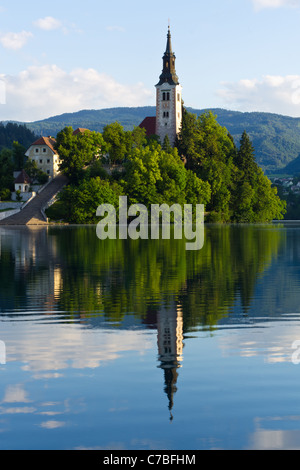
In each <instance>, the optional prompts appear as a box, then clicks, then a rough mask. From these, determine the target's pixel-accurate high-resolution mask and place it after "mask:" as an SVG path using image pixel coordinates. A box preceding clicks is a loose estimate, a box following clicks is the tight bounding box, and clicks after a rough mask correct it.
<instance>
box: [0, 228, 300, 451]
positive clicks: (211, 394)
mask: <svg viewBox="0 0 300 470" xmlns="http://www.w3.org/2000/svg"><path fill="white" fill-rule="evenodd" d="M299 230H300V229H298V227H288V228H287V227H286V226H283V225H279V224H278V225H267V226H242V227H239V226H207V227H206V229H205V242H204V247H203V249H202V250H199V251H198V252H190V251H189V252H187V251H186V250H185V241H184V240H172V239H171V240H169V241H168V240H146V241H141V240H136V241H131V240H106V241H100V240H99V239H98V238H97V237H96V231H95V227H54V226H53V227H51V226H49V227H40V228H38V227H36V228H34V227H9V228H8V227H1V229H0V279H1V282H0V325H1V334H2V335H5V337H3V338H2V337H0V340H2V339H3V340H5V346H6V363H5V362H3V361H2V362H1V355H0V364H1V367H5V366H7V364H8V365H9V366H10V367H12V366H13V365H14V364H15V365H17V367H18V368H19V370H18V373H17V377H18V376H20V378H16V379H14V380H12V381H10V380H11V379H8V382H7V384H6V388H5V390H4V391H3V398H2V401H1V403H0V413H1V414H2V415H3V416H6V415H21V414H23V415H32V416H36V415H39V416H40V417H42V421H41V422H39V427H40V428H42V429H43V430H45V431H50V430H56V431H57V432H59V430H60V429H62V430H63V429H64V428H65V427H66V426H68V423H67V420H66V419H65V417H66V416H70V414H72V413H73V414H74V415H75V414H76V413H77V414H80V413H82V414H84V413H88V411H87V410H89V406H90V405H89V394H90V393H92V391H90V389H88V388H86V389H85V391H84V393H88V396H85V395H84V393H83V392H82V395H81V397H80V398H79V397H78V396H75V395H74V392H73V390H76V386H77V387H79V385H78V384H79V383H80V378H79V375H80V377H85V378H86V377H88V381H90V380H93V377H94V375H93V374H96V376H97V380H99V383H98V382H96V385H97V386H99V391H98V393H99V396H101V400H99V401H100V402H101V405H100V404H99V403H98V401H97V404H98V406H99V410H101V411H99V410H98V408H96V409H95V410H94V412H95V414H96V415H97V416H98V415H99V414H100V413H101V419H99V422H102V421H101V420H102V418H103V415H105V412H104V411H103V409H104V405H103V404H102V401H103V402H104V403H109V406H108V405H107V409H109V410H110V411H109V413H110V414H111V413H113V412H114V413H116V414H120V415H122V413H124V414H126V413H127V415H126V416H127V418H128V417H130V418H131V419H132V411H130V404H128V400H129V399H127V401H126V399H125V398H124V397H123V396H122V398H121V397H120V396H119V395H118V398H116V403H115V404H114V406H113V405H112V403H111V402H110V401H109V398H108V397H107V396H106V393H105V386H104V385H103V383H105V384H106V387H113V386H114V385H115V386H116V389H118V390H119V389H120V384H119V383H118V380H117V377H118V375H119V374H120V373H121V372H122V370H121V372H120V370H119V368H118V369H116V368H117V367H118V366H117V364H118V362H119V361H120V363H122V364H123V365H122V366H120V369H122V367H123V368H124V367H127V363H126V366H124V364H125V362H124V363H123V362H122V361H123V359H124V358H126V360H128V364H129V365H128V371H127V372H126V374H128V377H127V375H126V376H125V375H122V374H121V375H122V380H123V381H122V383H121V388H123V387H124V388H125V390H126V388H128V390H130V394H131V393H132V394H133V395H134V393H136V394H138V392H133V391H132V382H131V381H132V380H135V382H134V387H136V388H137V389H139V386H138V381H137V379H136V375H139V374H140V376H141V377H142V378H143V380H144V381H145V383H146V384H148V382H147V380H148V381H149V382H150V380H151V383H155V384H156V387H153V388H154V389H155V390H154V392H153V391H152V392H150V391H149V390H150V387H148V386H147V385H145V386H144V388H143V394H144V395H145V398H144V399H145V401H146V400H148V401H147V403H151V406H153V407H154V405H153V404H152V397H151V393H154V394H156V398H157V400H159V399H163V403H164V407H165V409H166V413H167V414H168V418H169V420H170V421H171V422H172V426H174V423H176V421H177V417H178V415H180V406H182V398H181V399H180V398H179V404H178V405H177V403H178V396H179V395H180V394H179V391H181V390H182V389H183V390H186V384H184V386H182V389H181V388H179V379H180V378H181V377H182V375H184V377H185V380H187V377H188V378H189V380H190V381H191V384H192V385H190V388H189V392H190V394H189V396H187V397H185V399H184V402H185V406H186V407H188V406H189V401H190V402H191V408H192V407H193V410H190V411H189V414H188V418H187V419H188V420H189V422H191V423H193V425H194V427H193V426H192V425H191V429H193V430H194V433H195V435H196V434H197V433H198V432H199V430H198V426H199V419H198V418H197V413H194V410H199V411H198V417H199V416H200V418H201V419H200V421H201V420H203V428H202V429H203V433H205V432H207V433H210V434H208V437H207V439H208V440H206V442H208V441H209V442H216V440H217V437H216V436H217V435H218V431H216V429H217V428H218V426H215V428H214V429H213V428H212V429H211V430H210V426H212V424H211V423H214V421H216V420H217V419H219V416H216V415H209V413H208V411H207V410H214V409H215V408H218V407H219V406H220V403H223V406H224V408H225V409H226V407H227V402H226V399H227V400H228V401H229V405H228V407H227V408H228V409H230V406H233V405H232V403H231V402H230V399H229V398H223V397H222V393H220V390H222V391H223V390H225V392H226V393H227V392H228V394H227V395H226V393H225V397H230V396H231V393H232V395H233V396H235V394H236V393H237V392H236V390H235V387H237V390H238V391H241V394H240V395H239V396H238V398H237V399H236V403H241V405H240V407H241V409H243V410H244V408H245V410H248V409H249V406H248V403H247V402H246V398H247V399H248V400H250V401H251V400H252V398H251V397H250V398H249V396H250V393H249V394H247V393H245V390H244V389H242V388H241V387H242V386H243V383H242V382H241V383H240V376H241V375H243V373H244V372H243V371H244V369H243V367H244V362H241V363H239V364H238V367H237V363H236V362H235V361H236V358H239V359H241V360H242V361H244V360H248V359H257V358H263V363H264V364H267V365H268V366H275V365H276V366H279V365H283V364H289V365H291V354H292V351H291V349H290V346H291V344H292V342H293V341H294V340H295V339H300V327H299V324H300V322H299V314H300V312H299V300H300V299H299V297H300V241H299V233H300V232H299ZM277 326H278V328H277ZM204 338H205V340H204ZM191 341H192V344H193V347H194V348H195V352H191V351H193V347H192V346H191ZM0 344H1V343H0ZM202 348H203V350H202ZM216 349H217V350H218V353H219V354H220V355H217V353H216V352H215V350H216ZM0 353H1V351H0ZM131 355H132V357H134V368H137V371H136V370H135V369H134V370H132V371H131V369H130V364H131V363H130V358H131ZM184 358H185V364H184V362H183V359H184ZM199 358H201V361H200V360H199ZM183 364H184V367H183ZM191 364H192V365H191ZM232 364H234V366H232ZM240 364H241V365H240ZM156 366H157V367H156ZM131 367H132V368H133V366H131ZM222 367H223V368H225V369H224V370H227V374H228V378H227V377H226V379H224V382H220V385H219V386H218V387H216V385H215V384H216V383H218V384H219V381H220V380H221V379H222V377H223V375H222V374H223V371H222ZM239 367H241V370H240V369H239ZM291 367H293V366H292V365H291ZM226 368H227V369H226ZM99 370H100V371H101V372H100V373H99ZM155 370H156V371H158V372H159V373H160V375H159V379H158V378H157V376H156V375H155V374H156V372H155ZM71 371H72V374H73V375H72V374H71ZM106 371H107V377H109V380H108V379H107V377H106V375H105V372H106ZM112 371H113V372H112ZM189 371H190V372H189ZM241 371H242V372H241ZM182 372H184V374H182ZM76 373H78V374H79V375H78V376H77V377H76V380H75V379H74V374H76ZM98 373H99V379H98V375H97V374H98ZM23 374H29V375H30V378H31V379H34V382H35V384H38V385H36V387H37V386H38V387H40V389H39V393H41V394H42V396H43V393H44V389H45V388H46V387H45V383H47V386H49V387H50V388H51V385H50V384H53V383H54V381H64V380H66V382H67V381H68V380H69V381H71V382H72V381H73V382H74V381H75V383H76V386H75V387H74V384H73V388H72V389H71V388H70V390H71V391H70V390H69V389H67V385H65V387H66V389H67V392H66V397H64V399H58V398H57V397H56V400H53V401H51V400H50V399H49V397H48V399H46V397H45V398H43V399H40V398H39V399H35V398H34V396H35V394H36V393H35V391H34V388H33V387H31V389H30V392H29V391H28V390H27V388H26V387H27V386H28V387H29V385H28V384H27V385H26V383H25V382H23V381H22V377H23ZM101 374H104V377H105V379H106V382H105V380H104V379H103V375H101ZM147 374H150V376H151V378H149V379H147ZM189 374H190V375H189ZM70 376H71V379H70ZM100 376H101V377H100ZM115 376H116V377H115ZM253 377H255V376H251V377H250V378H249V380H251V379H253ZM95 380H96V379H95ZM126 380H128V383H127V382H126ZM246 380H247V379H246ZM276 380H277V379H276ZM276 380H275V382H276ZM278 380H279V379H278ZM293 380H295V379H294V378H293ZM156 381H158V382H156ZM227 381H228V382H227ZM73 382H72V383H73ZM111 382H112V384H111ZM227 383H228V385H227ZM246 383H247V382H246V381H245V387H246V386H247V385H246ZM286 383H289V382H286ZM99 384H101V386H100V385H99ZM203 384H205V386H204V385H203ZM233 384H234V385H233ZM236 384H238V385H236ZM93 385H95V383H93ZM276 385H277V393H279V390H281V389H280V387H278V384H277V383H276ZM80 386H84V385H82V384H81V383H80ZM293 386H295V383H294V382H293ZM87 387H88V386H87ZM102 387H103V390H102ZM130 387H131V388H130ZM227 387H228V389H227ZM230 387H232V389H233V390H232V389H231V388H230ZM251 387H252V388H251ZM255 387H259V386H258V385H257V383H256V381H255V379H254V380H252V382H251V386H250V387H249V388H250V390H252V391H253V390H255V393H257V388H255ZM271 387H272V386H271V385H270V389H271ZM297 387H298V388H299V389H300V384H299V383H298V382H296V388H297ZM54 388H55V387H54V386H53V385H52V393H53V390H54ZM91 390H92V388H91ZM100 390H101V395H100ZM216 390H217V391H216ZM140 391H141V390H140ZM194 391H195V396H194V397H193V392H194ZM205 392H206V393H207V394H206V393H205ZM268 392H269V389H268ZM30 393H31V394H30ZM39 393H37V395H39ZM109 393H110V392H109V391H107V395H109ZM185 393H186V392H185ZM282 393H286V390H284V391H283V392H282ZM124 396H126V395H125V393H124ZM128 396H129V392H128ZM282 396H283V395H282ZM83 397H85V398H83ZM158 397H159V398H158ZM245 397H246V398H245ZM213 399H215V402H210V400H213ZM122 400H123V401H122ZM222 400H224V402H222ZM232 400H233V399H232ZM243 400H245V401H243ZM91 401H93V400H91ZM186 402H187V404H186ZM236 403H235V404H234V406H236ZM202 404H203V405H202ZM131 406H133V405H132V404H131ZM137 406H138V405H137ZM202 406H203V408H201V407H202ZM175 408H176V409H175ZM89 412H90V411H89ZM141 412H142V413H143V412H144V410H143V409H140V410H139V414H141ZM226 412H227V411H226ZM299 412H300V410H299ZM185 413H186V414H187V413H188V411H186V410H185ZM210 413H212V411H211V412H210ZM228 413H229V412H228ZM243 413H246V411H243ZM247 413H248V411H247ZM137 414H138V411H137ZM194 415H195V416H194ZM207 415H209V417H210V418H212V419H208V420H207V422H206V421H205V417H206V416H207ZM278 415H279V416H278V418H276V416H277V415H276V413H274V410H273V411H272V412H271V413H270V416H273V417H274V418H272V419H271V418H270V422H271V423H273V424H274V423H275V424H278V425H279V426H280V423H282V422H284V423H286V422H287V423H288V424H285V425H286V426H287V427H288V428H289V429H288V430H289V431H290V428H291V422H290V421H291V420H290V418H288V417H287V418H286V421H284V419H285V418H284V417H283V416H280V414H279V413H278ZM298 415H299V413H295V416H298ZM146 416H147V414H145V417H144V418H142V417H141V418H140V419H141V421H142V420H146ZM165 416H166V415H164V419H165ZM286 416H293V414H292V413H290V414H289V413H287V414H286ZM98 418H99V416H98ZM225 418H226V419H224V421H223V422H222V424H221V425H220V426H219V427H220V428H222V429H226V423H228V420H229V421H230V414H228V416H227V415H226V413H225ZM246 418H247V420H248V421H249V422H251V425H249V429H250V428H251V432H250V430H249V432H248V435H247V438H245V440H244V442H243V445H244V446H246V445H247V446H249V447H259V446H261V447H264V446H268V445H270V443H269V441H268V439H271V440H272V439H273V438H274V439H275V440H276V439H277V441H278V439H279V437H278V436H279V435H280V428H279V429H277V428H274V427H272V428H271V429H270V430H269V429H268V427H270V422H268V425H266V424H265V423H266V421H265V418H266V417H265V416H262V415H260V414H259V413H258V412H256V411H253V415H251V417H250V416H249V415H247V416H246ZM74 419H75V418H74ZM148 419H149V417H148ZM160 419H161V418H160ZM181 419H182V416H181ZM0 421H1V420H0ZM149 421H151V420H149ZM178 421H180V420H178ZM194 421H195V422H194ZM296 421H297V420H296ZM254 423H256V424H255V425H256V428H255V430H253V429H252V428H253V425H254ZM77 424H78V423H77ZM77 424H76V425H77ZM106 424H107V423H106ZM175 426H176V424H175ZM266 426H267V428H266ZM175 429H176V428H175ZM177 429H178V428H177ZM281 431H282V433H283V431H284V430H283V429H281ZM132 432H133V431H132ZM134 432H135V433H136V431H134ZM157 432H158V431H157V429H155V431H153V436H152V437H153V439H154V440H155V439H156V433H157ZM290 432H291V433H292V431H290ZM295 432H298V431H296V430H295ZM274 433H275V434H274ZM276 433H277V434H276ZM237 434H238V430H237ZM225 435H226V431H224V436H225ZM275 436H277V437H275ZM293 436H295V434H293ZM134 437H135V438H136V437H137V435H135V436H134ZM146 438H147V439H148V438H149V436H145V440H144V442H146V441H147V439H146ZM90 439H92V437H90ZM173 439H175V433H174V435H173ZM202 439H203V442H204V437H203V438H202ZM218 439H219V437H218ZM280 439H282V440H283V442H284V444H283V445H287V439H288V435H287V434H281V435H280ZM132 441H134V439H133V438H132ZM277 441H276V442H277ZM135 442H136V441H135ZM161 442H162V441H161ZM197 442H200V438H199V437H198V441H197ZM246 442H247V444H246ZM223 444H224V442H223ZM276 445H277V446H279V447H280V443H279V441H278V442H277V444H276ZM127 447H128V444H127ZM180 447H181V446H180ZM221 447H222V446H221ZM224 447H226V446H225V445H224ZM191 448H193V447H191Z"/></svg>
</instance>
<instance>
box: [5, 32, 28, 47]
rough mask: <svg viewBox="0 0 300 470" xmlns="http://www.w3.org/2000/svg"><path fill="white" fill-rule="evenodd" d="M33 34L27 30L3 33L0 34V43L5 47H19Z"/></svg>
mask: <svg viewBox="0 0 300 470" xmlns="http://www.w3.org/2000/svg"><path fill="white" fill-rule="evenodd" d="M31 37H33V34H32V33H31V32H29V31H21V32H20V33H12V32H10V33H4V34H0V43H1V44H2V46H3V47H5V48H6V49H12V50H17V49H21V48H22V47H23V46H24V45H25V44H26V42H27V41H28V39H29V38H31Z"/></svg>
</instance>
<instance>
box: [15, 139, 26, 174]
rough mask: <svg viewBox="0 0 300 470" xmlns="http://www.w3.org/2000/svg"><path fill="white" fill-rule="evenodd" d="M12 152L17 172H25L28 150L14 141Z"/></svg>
mask: <svg viewBox="0 0 300 470" xmlns="http://www.w3.org/2000/svg"><path fill="white" fill-rule="evenodd" d="M12 152H13V163H14V168H15V170H23V168H24V164H25V152H26V148H25V147H24V146H23V145H21V144H19V142H17V141H14V142H13V145H12Z"/></svg>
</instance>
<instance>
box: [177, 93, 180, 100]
mask: <svg viewBox="0 0 300 470" xmlns="http://www.w3.org/2000/svg"><path fill="white" fill-rule="evenodd" d="M177 101H180V93H177Z"/></svg>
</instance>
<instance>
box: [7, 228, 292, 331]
mask: <svg viewBox="0 0 300 470" xmlns="http://www.w3.org/2000/svg"><path fill="white" fill-rule="evenodd" d="M3 233H4V232H3V231H2V232H1V233H0V235H1V263H0V274H1V279H2V285H0V293H1V302H2V308H5V305H8V304H10V305H12V306H14V307H16V300H15V299H16V298H18V296H20V294H21V295H22V299H23V300H22V302H23V307H24V299H26V294H27V302H30V298H28V295H29V294H28V284H29V281H30V285H31V289H38V288H39V289H40V290H41V287H42V282H41V281H42V280H44V278H45V275H46V274H47V276H48V278H49V279H48V284H47V283H44V284H43V285H45V286H48V287H47V289H48V291H47V292H46V290H43V292H41V293H40V297H39V299H40V301H41V302H42V301H43V302H44V305H46V304H47V302H48V305H49V302H50V300H51V302H52V304H51V305H52V306H53V309H54V308H55V309H56V310H58V311H65V312H68V314H72V312H73V314H74V315H81V316H85V317H89V316H97V315H99V314H100V315H101V316H104V317H105V319H107V320H108V321H113V322H116V323H120V322H122V320H124V316H125V315H126V314H128V313H129V314H132V315H135V316H136V317H138V318H139V319H141V320H142V321H143V322H144V323H149V317H150V316H151V312H152V313H154V322H155V317H156V314H157V312H158V310H159V305H160V304H161V303H162V302H163V303H164V304H165V305H167V304H171V303H172V302H173V301H175V302H177V303H178V302H179V303H180V305H181V308H182V315H183V328H184V330H185V331H186V330H188V329H190V328H192V327H194V326H196V325H199V324H201V325H207V326H213V325H214V324H216V322H217V321H218V320H219V319H220V318H223V317H224V316H226V315H227V314H228V312H229V309H230V307H232V306H233V305H234V302H235V300H236V299H237V298H238V297H240V300H241V302H242V305H243V308H244V311H246V310H247V307H248V306H249V304H250V303H251V298H252V295H253V289H254V287H255V284H256V280H257V277H258V276H259V275H260V274H261V273H263V272H264V270H265V269H266V268H267V266H268V265H269V264H270V263H271V261H272V259H273V258H274V257H276V255H277V252H278V249H279V246H280V243H281V241H282V240H283V237H284V234H285V232H284V231H280V230H278V229H277V227H274V226H267V227H263V226H206V229H205V243H204V247H203V248H202V249H201V250H199V251H186V249H185V240H173V239H171V240H136V241H134V240H99V239H98V238H97V236H96V228H95V227H93V226H92V227H85V226H81V227H48V228H47V229H43V230H42V229H41V230H40V231H38V232H34V231H33V232H32V231H30V230H22V231H19V232H18V230H15V231H14V232H11V236H8V235H7V234H8V233H9V231H8V229H7V232H5V233H6V235H5V237H4V238H3ZM18 234H19V235H18ZM16 237H17V238H16ZM18 237H19V238H18ZM4 242H5V243H4ZM17 263H18V264H19V266H18V269H16V265H17ZM50 278H51V279H50ZM52 278H53V279H52ZM43 282H44V281H43ZM54 288H55V289H56V290H55V295H54V292H53V290H54ZM51 289H52V290H51ZM29 297H30V296H29ZM49 299H50V300H49ZM41 307H42V305H41Z"/></svg>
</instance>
